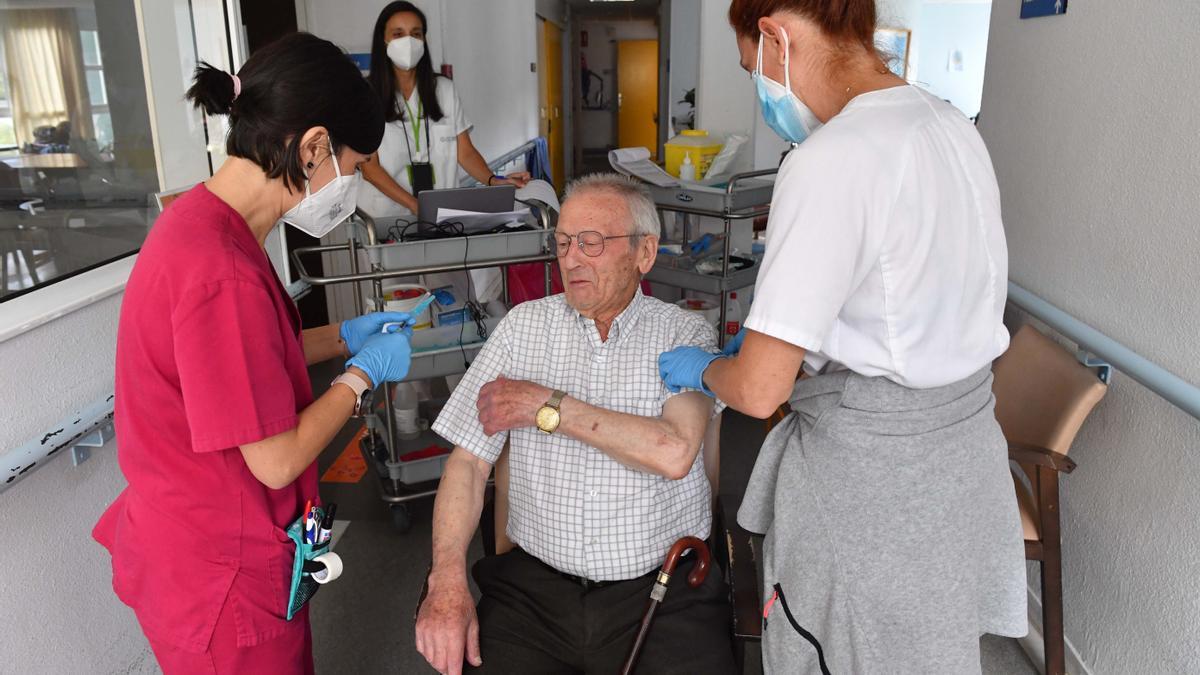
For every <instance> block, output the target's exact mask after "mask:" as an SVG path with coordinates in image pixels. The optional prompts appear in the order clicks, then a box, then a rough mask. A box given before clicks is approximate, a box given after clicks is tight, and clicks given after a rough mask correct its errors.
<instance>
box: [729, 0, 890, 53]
mask: <svg viewBox="0 0 1200 675" xmlns="http://www.w3.org/2000/svg"><path fill="white" fill-rule="evenodd" d="M779 11H789V12H794V13H796V14H799V15H800V16H803V17H804V18H806V19H808V20H810V21H812V22H813V23H815V24H817V26H819V27H820V29H821V32H822V33H824V34H825V35H827V36H828V37H830V38H832V39H833V40H835V41H838V42H853V43H858V44H861V45H864V46H867V47H869V48H872V49H873V45H874V43H875V0H733V2H731V3H730V4H729V25H731V26H733V30H734V32H735V33H737V36H738V37H739V38H747V37H748V38H756V37H757V35H758V33H759V30H758V20H759V19H761V18H762V17H764V16H771V15H772V14H774V13H775V12H779Z"/></svg>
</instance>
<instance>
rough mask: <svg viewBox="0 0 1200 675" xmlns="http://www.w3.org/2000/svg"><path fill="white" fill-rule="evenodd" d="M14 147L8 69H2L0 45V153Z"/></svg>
mask: <svg viewBox="0 0 1200 675" xmlns="http://www.w3.org/2000/svg"><path fill="white" fill-rule="evenodd" d="M16 147H17V133H16V129H15V127H14V126H13V117H12V106H11V105H10V104H9V102H8V69H7V68H5V67H4V45H3V43H0V152H3V151H5V150H15V149H16Z"/></svg>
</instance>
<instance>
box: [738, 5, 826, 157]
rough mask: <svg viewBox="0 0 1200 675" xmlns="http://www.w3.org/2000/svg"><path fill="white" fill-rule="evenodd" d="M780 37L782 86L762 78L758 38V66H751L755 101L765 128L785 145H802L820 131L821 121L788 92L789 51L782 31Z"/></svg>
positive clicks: (789, 86) (786, 38) (790, 82)
mask: <svg viewBox="0 0 1200 675" xmlns="http://www.w3.org/2000/svg"><path fill="white" fill-rule="evenodd" d="M779 32H780V33H781V34H782V35H783V77H784V83H783V84H780V83H778V82H776V81H775V80H772V79H771V78H769V77H767V76H766V75H763V72H762V65H763V42H765V41H766V36H765V35H759V36H758V63H757V64H756V65H755V68H754V73H753V74H752V77H753V78H754V84H755V86H756V87H757V88H758V101H759V103H760V104H761V105H762V114H763V119H764V120H766V122H767V126H769V127H771V130H772V131H774V132H775V133H777V134H779V136H780V137H782V138H783V140H785V141H790V142H792V143H802V142H804V139H806V138H808V136H809V135H810V134H812V133H813V132H814V131H816V130H817V129H819V128H820V127H821V120H819V119H817V116H816V115H814V114H813V111H812V110H809V108H808V106H806V105H804V103H803V102H802V101H801V100H800V97H798V96H796V94H795V93H793V92H792V75H791V50H790V49H789V48H788V46H789V45H788V36H787V32H786V31H784V30H783V29H782V28H780V29H779Z"/></svg>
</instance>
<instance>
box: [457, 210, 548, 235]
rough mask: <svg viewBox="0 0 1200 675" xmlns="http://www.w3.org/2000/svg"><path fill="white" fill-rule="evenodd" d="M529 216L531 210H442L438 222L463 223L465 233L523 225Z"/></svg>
mask: <svg viewBox="0 0 1200 675" xmlns="http://www.w3.org/2000/svg"><path fill="white" fill-rule="evenodd" d="M529 216H530V213H529V209H517V210H515V211H502V212H500V213H480V212H478V211H463V210H460V209H445V208H440V209H438V212H437V222H439V223H444V222H446V221H448V220H453V221H454V222H456V223H462V226H463V231H464V232H477V231H479V230H487V229H491V228H493V227H496V226H498V225H507V224H509V223H516V224H521V225H523V224H525V222H526V220H527V219H528V218H529Z"/></svg>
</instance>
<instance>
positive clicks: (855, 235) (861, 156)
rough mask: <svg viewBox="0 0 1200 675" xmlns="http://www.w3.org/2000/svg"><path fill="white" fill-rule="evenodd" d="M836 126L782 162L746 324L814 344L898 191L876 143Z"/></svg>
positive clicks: (876, 244) (866, 260)
mask: <svg viewBox="0 0 1200 675" xmlns="http://www.w3.org/2000/svg"><path fill="white" fill-rule="evenodd" d="M830 126H832V125H830ZM831 131H836V130H835V129H832V128H830V127H829V126H827V127H826V128H825V129H822V130H821V131H819V132H818V133H816V134H814V135H813V136H812V137H810V138H809V139H808V141H806V142H805V144H804V145H802V146H801V147H799V148H797V149H796V150H793V151H792V152H791V154H790V155H789V156H788V157H787V159H786V160H785V161H784V164H783V166H782V167H781V168H780V170H779V175H778V176H777V178H776V181H775V192H774V195H773V197H772V202H771V214H770V216H769V220H768V221H767V242H766V255H765V256H764V258H763V262H762V269H760V270H759V273H758V280H757V282H756V286H755V291H754V304H753V305H752V306H751V308H750V315H749V317H747V319H746V327H747V328H749V329H751V330H754V331H757V332H759V333H765V334H767V335H770V336H772V337H775V338H778V339H780V340H784V341H785V342H789V343H791V344H794V345H797V346H799V347H803V348H804V349H806V350H808V351H810V352H816V351H819V350H820V349H821V346H822V345H823V344H825V342H826V340H827V339H828V338H829V336H830V331H831V329H832V328H833V326H834V323H835V320H836V319H837V318H838V315H839V314H840V313H841V311H842V307H843V306H844V305H845V302H846V300H847V298H849V297H850V295H851V294H852V293H853V292H854V290H855V289H856V288H858V286H859V285H860V284H861V283H862V281H863V279H864V278H865V277H866V275H867V273H868V272H869V271H870V270H871V268H872V267H873V266H874V265H875V262H876V260H877V259H878V257H879V252H880V246H881V243H882V238H883V232H882V228H883V224H884V223H886V222H887V211H888V209H890V205H891V204H892V202H893V201H894V199H895V194H896V189H895V186H894V185H893V184H892V183H894V181H888V180H887V179H886V178H885V177H884V176H881V173H885V172H881V171H880V167H879V166H878V162H877V161H876V156H877V154H878V153H877V151H874V149H872V148H868V147H865V146H864V144H862V143H859V142H855V141H854V140H853V139H848V138H847V136H845V135H842V134H837V133H828V132H831Z"/></svg>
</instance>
